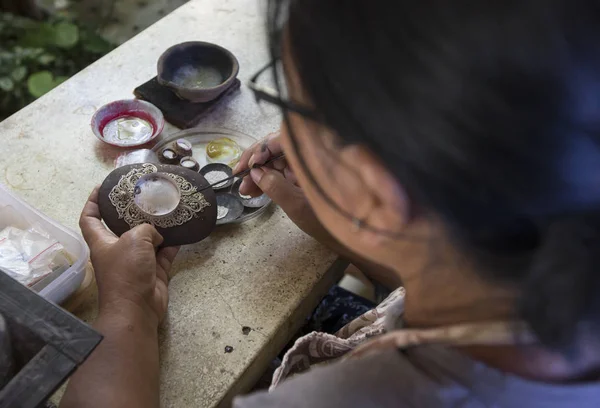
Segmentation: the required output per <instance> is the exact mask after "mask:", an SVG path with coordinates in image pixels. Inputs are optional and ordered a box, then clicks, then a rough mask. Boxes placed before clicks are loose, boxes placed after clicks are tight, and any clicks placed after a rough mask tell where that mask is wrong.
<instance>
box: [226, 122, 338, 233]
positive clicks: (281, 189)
mask: <svg viewBox="0 0 600 408" xmlns="http://www.w3.org/2000/svg"><path fill="white" fill-rule="evenodd" d="M282 152H283V149H282V147H281V134H280V132H275V133H271V134H269V135H267V137H265V138H264V139H262V140H259V141H258V142H256V143H255V144H254V145H252V146H251V147H250V148H248V149H247V150H246V151H244V153H243V154H242V156H241V158H240V162H239V163H238V164H237V166H236V167H235V169H234V171H233V172H234V173H237V172H240V171H244V170H247V169H248V168H251V167H252V166H254V165H255V164H263V163H265V162H266V161H267V160H269V159H271V158H272V157H274V156H277V155H279V154H281V153H282ZM240 193H241V194H245V195H251V196H253V197H256V196H259V195H261V194H263V193H264V194H266V195H268V196H269V197H270V198H271V199H272V200H273V201H274V202H275V204H277V205H279V206H280V207H281V208H282V209H283V211H285V213H286V214H287V215H288V217H290V219H291V220H292V221H293V222H294V223H295V224H296V225H297V226H298V227H299V228H300V229H301V230H303V231H304V232H306V233H307V234H309V235H311V236H312V237H313V238H315V239H317V240H319V241H321V242H323V241H324V240H325V241H326V240H328V239H329V234H328V233H327V231H326V230H325V229H324V228H323V226H322V225H321V223H320V222H319V220H318V219H317V217H316V216H315V214H314V212H313V210H312V208H311V207H310V204H309V203H308V201H307V200H306V196H305V195H304V191H302V188H301V187H300V186H299V185H298V180H297V179H296V176H295V175H294V172H293V171H292V169H291V168H290V166H289V164H288V162H287V160H286V159H285V157H283V158H281V159H279V160H276V161H275V162H273V163H271V164H269V165H267V166H264V167H261V168H256V169H252V170H251V171H250V175H249V176H246V177H245V178H244V180H243V181H242V184H241V185H240Z"/></svg>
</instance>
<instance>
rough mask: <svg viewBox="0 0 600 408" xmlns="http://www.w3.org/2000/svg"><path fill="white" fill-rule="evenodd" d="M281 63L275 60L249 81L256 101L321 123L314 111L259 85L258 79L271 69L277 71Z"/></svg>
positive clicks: (249, 86)
mask: <svg viewBox="0 0 600 408" xmlns="http://www.w3.org/2000/svg"><path fill="white" fill-rule="evenodd" d="M280 62H281V60H280V59H274V60H273V61H271V62H269V63H268V64H267V65H265V66H264V67H262V68H261V69H260V70H259V71H258V72H257V73H256V74H254V75H253V76H252V78H250V81H248V88H250V89H251V90H252V92H253V93H254V99H255V100H256V102H257V103H260V102H262V101H265V102H267V103H270V104H272V105H275V106H278V107H280V108H282V109H284V110H287V111H290V112H294V113H297V114H299V115H302V116H304V117H305V118H308V119H311V120H315V121H317V122H319V121H320V119H319V116H318V115H317V114H316V112H315V111H313V110H312V109H310V108H307V107H305V106H302V105H300V104H298V103H296V102H294V101H291V100H288V99H284V98H283V97H282V96H281V95H280V94H279V93H278V92H277V91H276V90H275V89H273V88H269V87H268V86H264V85H260V84H259V83H258V79H259V78H260V76H261V75H263V74H264V73H265V72H267V71H268V70H269V69H277V64H279V63H280Z"/></svg>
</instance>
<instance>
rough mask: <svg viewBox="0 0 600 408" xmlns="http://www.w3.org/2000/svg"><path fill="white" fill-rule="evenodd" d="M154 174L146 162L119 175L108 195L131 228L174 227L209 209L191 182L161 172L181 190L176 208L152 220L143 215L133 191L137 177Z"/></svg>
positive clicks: (155, 169) (151, 217)
mask: <svg viewBox="0 0 600 408" xmlns="http://www.w3.org/2000/svg"><path fill="white" fill-rule="evenodd" d="M156 172H158V169H157V168H156V166H155V165H153V164H149V163H145V164H143V165H142V166H141V167H138V168H135V169H132V170H131V171H129V172H128V173H127V174H125V175H123V176H121V179H120V180H119V182H118V183H117V184H116V185H115V186H114V187H113V188H112V190H111V191H110V193H109V194H108V198H109V200H110V202H111V203H112V205H113V206H114V207H115V209H116V210H117V214H118V215H119V219H123V220H124V221H125V222H126V223H127V225H129V227H130V228H133V227H135V226H136V225H140V224H152V225H154V226H156V227H159V228H171V227H176V226H178V225H183V224H185V223H186V222H188V221H189V220H191V219H192V218H194V217H197V216H198V213H200V212H203V211H204V209H205V208H206V207H209V206H210V203H209V202H208V201H206V198H204V195H203V194H202V193H199V192H198V189H197V188H196V187H194V186H193V185H192V183H190V182H189V181H187V180H186V179H185V178H183V177H181V176H178V175H176V174H171V173H164V174H165V175H167V176H169V177H171V178H172V179H173V180H174V181H175V183H176V184H177V186H179V190H180V191H181V199H180V201H179V205H178V206H177V208H176V209H175V211H173V212H172V213H170V214H168V215H165V216H161V217H153V216H151V215H148V214H146V213H144V212H142V210H141V209H140V208H139V207H138V206H137V205H136V204H135V202H134V200H133V189H134V188H135V184H136V183H137V182H138V180H139V179H140V177H142V176H143V175H145V174H151V173H156Z"/></svg>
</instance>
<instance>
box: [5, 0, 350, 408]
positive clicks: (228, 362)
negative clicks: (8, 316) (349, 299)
mask: <svg viewBox="0 0 600 408" xmlns="http://www.w3.org/2000/svg"><path fill="white" fill-rule="evenodd" d="M189 40H202V41H209V42H214V43H218V44H220V45H222V46H224V47H226V48H228V49H229V50H231V51H232V52H233V53H234V54H235V55H236V56H237V58H238V60H239V63H240V74H239V78H240V79H241V80H242V82H243V83H245V81H247V80H248V78H250V77H251V76H252V74H253V73H254V72H255V71H257V70H258V69H259V68H260V67H261V66H262V65H263V64H264V63H265V62H266V61H267V59H268V56H267V50H266V34H265V32H264V18H263V12H262V9H261V4H260V3H259V2H255V1H254V0H192V1H190V2H188V3H187V4H186V5H184V6H182V7H181V8H179V9H177V10H176V11H174V12H173V13H171V14H169V15H168V16H166V17H165V18H164V19H162V20H160V21H159V22H157V23H156V24H154V25H153V26H151V27H150V28H148V29H147V30H145V31H143V32H142V33H140V34H139V35H137V36H136V37H134V38H132V39H131V40H130V41H128V42H126V43H125V44H123V45H122V46H120V47H119V48H117V49H116V50H115V51H113V52H112V53H110V54H108V55H107V56H105V57H104V58H102V59H101V60H99V61H98V62H96V63H94V64H92V65H91V66H89V67H88V68H86V69H84V70H83V71H81V72H80V73H79V74H77V75H75V76H74V77H73V78H71V79H70V80H68V81H67V82H65V83H63V84H62V85H61V86H59V87H58V88H56V89H54V90H53V91H51V92H49V93H48V94H46V95H44V96H43V97H42V98H40V99H38V100H37V101H36V102H34V103H32V104H31V105H29V106H27V107H26V108H24V109H23V110H21V111H20V112H18V113H16V114H15V115H13V116H12V117H10V118H8V119H6V120H5V121H4V122H2V123H0V138H1V139H0V140H1V141H2V156H1V159H0V182H1V183H3V184H5V185H6V186H8V187H9V188H10V189H11V190H12V191H13V192H14V193H16V194H17V195H18V196H20V197H21V198H23V199H24V200H25V201H27V202H28V203H29V204H31V205H33V206H34V207H36V208H37V209H39V210H40V211H42V212H43V213H45V214H46V215H48V216H50V217H52V218H54V219H55V220H57V221H59V222H60V223H62V224H63V225H65V226H67V227H70V228H72V229H74V230H78V225H77V222H78V218H79V214H80V211H81V209H82V207H83V204H84V203H85V200H86V198H87V196H88V194H89V193H90V191H91V190H92V189H93V187H94V186H95V185H97V184H99V183H101V182H102V180H103V179H104V178H105V177H106V175H107V174H108V173H109V172H110V171H111V170H112V169H113V168H114V160H115V158H116V157H117V155H118V154H119V153H121V150H119V149H118V148H114V147H111V146H108V145H106V144H103V143H102V142H100V141H98V140H97V139H96V138H95V137H94V135H93V134H92V132H91V129H90V119H91V116H92V114H93V113H94V112H95V110H96V109H97V108H99V107H100V106H102V105H103V104H105V103H108V102H110V101H113V100H117V99H126V98H132V97H133V96H132V92H133V89H134V88H135V87H136V86H138V85H140V84H142V83H143V82H145V81H147V80H148V79H150V78H152V77H153V76H154V75H155V74H156V61H157V59H158V57H159V56H160V54H161V53H162V52H163V51H164V50H165V49H167V48H168V47H169V46H171V45H174V44H177V43H180V42H184V41H189ZM279 122H280V117H279V115H278V113H277V112H276V111H274V110H267V111H264V110H263V109H260V108H259V107H258V106H256V104H255V102H254V99H253V98H252V94H251V92H250V90H249V89H248V88H247V87H246V86H245V85H242V89H241V90H240V91H239V92H238V93H236V94H234V95H232V96H231V97H230V99H229V100H228V101H227V103H226V104H223V105H221V106H219V107H218V108H217V109H216V110H215V111H214V112H213V113H211V115H210V116H209V117H207V118H206V119H205V120H203V121H202V124H201V126H206V127H226V128H230V129H234V130H238V131H241V132H244V133H247V134H249V135H252V136H254V137H256V138H260V137H262V136H264V135H266V134H267V133H269V132H271V131H273V130H275V129H277V128H278V126H279ZM176 130H177V129H174V128H173V127H172V126H169V125H167V126H166V128H165V131H164V132H163V135H167V134H169V133H171V132H173V131H176ZM335 260H336V256H335V255H334V254H332V253H331V252H329V251H328V250H327V249H325V248H324V247H322V246H320V245H319V244H318V243H316V242H315V241H314V240H312V239H311V238H310V237H308V236H306V235H305V234H303V233H302V232H301V231H300V230H299V229H298V228H297V227H296V226H295V225H294V224H293V223H292V222H291V221H290V220H289V219H288V218H287V216H286V215H285V214H284V213H283V211H281V210H280V209H278V208H273V209H271V210H270V211H268V213H267V214H265V215H263V216H262V217H260V218H258V219H256V220H253V221H250V222H247V223H245V224H242V225H238V226H225V227H221V228H219V229H218V230H216V231H215V232H214V233H213V234H212V235H211V236H210V237H209V238H208V239H206V240H205V241H203V242H200V243H198V244H195V245H190V246H187V247H184V248H182V250H181V252H180V255H179V256H178V258H177V261H176V263H175V265H174V276H173V279H172V280H171V283H170V289H169V290H170V297H171V299H170V305H169V313H168V317H167V319H166V322H165V323H164V325H163V326H162V327H161V329H160V334H161V336H160V337H161V346H160V352H161V370H162V371H161V399H162V406H164V407H192V406H193V407H213V406H225V405H227V404H228V403H229V401H230V400H231V398H232V397H233V396H234V395H236V394H239V393H242V392H245V391H247V390H248V389H249V388H250V387H251V386H252V385H253V384H254V382H255V381H256V380H257V379H258V377H259V376H260V375H261V374H262V372H263V370H264V369H265V367H266V366H267V365H268V363H269V362H270V361H271V359H272V358H273V357H274V356H276V354H277V353H278V352H279V350H280V349H281V348H282V347H283V346H284V345H285V343H286V342H287V341H288V340H289V338H290V336H291V335H292V334H293V333H294V331H295V330H297V328H298V327H299V326H300V325H301V323H302V321H303V319H304V318H305V317H306V316H307V314H308V313H309V311H310V310H311V309H312V308H313V307H314V306H315V305H316V304H317V302H318V300H319V299H320V297H321V296H322V295H323V294H324V293H325V292H326V291H327V289H328V287H329V286H330V285H331V284H332V283H333V282H334V281H335V280H336V279H337V278H338V277H339V276H340V273H341V272H340V271H341V269H342V267H343V265H342V264H341V263H340V262H338V263H336V262H335ZM96 312H97V309H96V298H95V296H94V295H93V294H92V295H91V296H90V297H89V298H88V299H86V300H85V301H84V303H83V304H82V305H81V307H79V308H78V309H77V310H76V314H77V315H78V316H79V317H81V318H82V319H84V320H86V321H92V320H93V319H94V317H95V315H96ZM248 328H250V331H248V330H249V329H248ZM226 346H231V347H232V348H233V351H232V352H231V353H225V347H226Z"/></svg>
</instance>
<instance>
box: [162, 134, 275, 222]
mask: <svg viewBox="0 0 600 408" xmlns="http://www.w3.org/2000/svg"><path fill="white" fill-rule="evenodd" d="M222 137H228V138H230V139H231V140H233V141H235V142H236V143H237V144H238V145H239V146H240V147H241V148H242V150H245V149H247V148H249V147H250V146H252V145H253V144H254V143H256V142H257V139H256V138H254V137H252V136H250V135H247V134H245V133H242V132H238V131H235V130H230V129H222V128H221V129H217V128H214V129H208V128H207V129H203V128H192V129H186V130H182V131H180V132H176V133H173V134H171V135H169V136H167V137H165V138H164V139H162V140H161V141H160V142H158V143H157V144H156V145H155V146H154V147H153V148H152V151H153V152H155V153H156V154H157V155H158V154H159V153H160V151H161V150H162V149H164V148H165V147H167V146H169V145H170V144H171V143H173V142H174V141H175V140H177V139H186V140H188V141H189V142H190V143H191V144H192V151H193V154H192V157H194V159H196V161H197V162H198V164H200V168H202V167H204V166H206V165H207V164H209V163H210V162H209V161H208V160H207V157H206V145H207V144H208V143H209V142H211V141H213V140H215V139H220V138H222ZM235 180H236V181H237V180H238V179H235ZM230 189H231V187H230V188H229V189H227V190H226V191H225V190H221V191H219V192H230ZM270 204H271V200H270V199H269V200H268V202H267V203H266V204H265V205H264V206H262V207H260V208H248V207H244V212H243V213H242V215H241V216H240V217H239V218H236V219H235V220H232V221H229V222H227V224H239V223H242V222H246V221H249V220H251V219H253V218H256V217H258V216H259V215H261V214H262V213H264V212H265V211H266V210H267V207H269V205H270Z"/></svg>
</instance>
